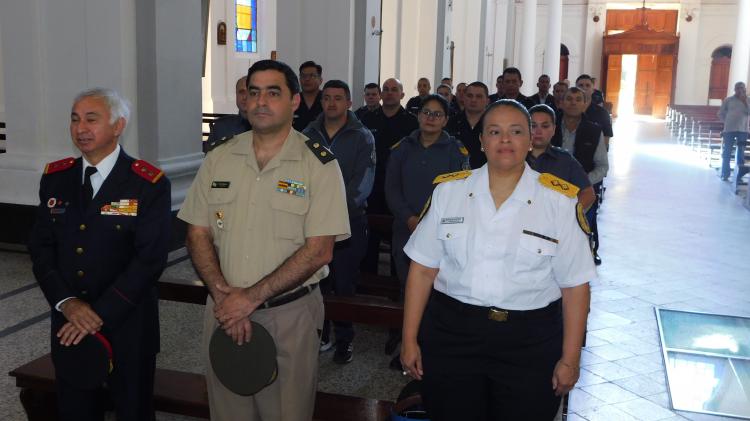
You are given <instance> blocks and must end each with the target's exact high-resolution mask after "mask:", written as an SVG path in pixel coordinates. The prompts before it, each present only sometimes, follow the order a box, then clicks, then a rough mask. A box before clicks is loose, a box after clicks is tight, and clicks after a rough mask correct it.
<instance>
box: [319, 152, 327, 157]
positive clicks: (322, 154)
mask: <svg viewBox="0 0 750 421" xmlns="http://www.w3.org/2000/svg"><path fill="white" fill-rule="evenodd" d="M326 155H328V154H327V153H326V151H323V152H321V153H320V156H326Z"/></svg>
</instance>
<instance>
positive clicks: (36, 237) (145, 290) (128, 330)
mask: <svg viewBox="0 0 750 421" xmlns="http://www.w3.org/2000/svg"><path fill="white" fill-rule="evenodd" d="M129 114H130V112H129V107H128V104H127V102H126V101H125V100H124V99H123V98H122V97H121V96H120V95H119V94H118V93H117V92H115V91H113V90H110V89H102V88H95V89H90V90H87V91H84V92H82V93H80V94H79V95H78V97H77V98H76V100H75V102H74V103H73V108H72V110H71V114H70V136H71V138H72V140H73V144H74V145H75V146H76V147H77V148H78V149H79V150H80V151H81V154H82V157H80V158H77V159H74V158H66V159H63V160H60V161H56V162H51V163H49V164H47V166H46V168H45V171H44V175H43V176H42V181H41V183H40V187H39V199H40V201H41V203H40V205H39V207H38V210H37V215H36V222H35V224H34V227H33V229H32V232H31V238H30V241H29V252H30V254H31V261H32V263H33V266H32V268H33V271H34V276H35V277H36V280H37V282H38V283H39V287H40V288H41V290H42V292H43V293H44V297H45V298H46V299H47V302H48V303H49V305H50V307H51V308H52V311H51V312H50V315H51V319H52V320H51V326H52V332H51V333H52V334H51V339H52V346H51V348H52V360H53V362H54V363H55V370H56V373H57V378H56V389H57V405H58V411H59V415H60V417H59V418H60V420H62V421H68V420H70V421H73V420H74V421H102V420H104V405H102V402H101V395H100V394H101V390H100V389H101V386H102V382H99V383H98V384H94V383H95V382H91V384H88V383H89V382H85V383H87V384H86V385H82V384H81V383H82V381H81V379H86V378H89V377H90V376H93V375H95V374H94V373H92V372H93V371H95V370H91V367H87V364H86V360H88V359H90V358H91V357H92V356H91V355H90V354H88V353H87V352H86V351H85V350H86V343H85V342H84V343H81V341H91V340H92V339H93V338H92V337H95V338H96V339H97V340H99V341H101V342H102V343H107V342H108V343H109V344H110V345H111V352H112V357H111V359H112V363H113V364H112V366H111V372H110V373H109V374H108V375H107V377H106V379H102V381H105V382H106V383H107V385H108V388H107V389H108V392H109V394H110V396H111V398H112V401H113V402H114V404H115V412H116V414H117V420H118V421H126V420H132V421H148V420H153V419H154V405H153V394H154V370H155V368H156V353H157V352H159V312H158V298H157V290H156V282H157V280H158V279H159V276H160V275H161V273H162V271H163V270H164V268H165V267H166V264H167V253H168V251H169V234H170V226H171V223H170V221H171V212H170V207H171V195H170V187H169V180H167V178H166V177H164V174H163V173H162V172H161V171H160V170H159V169H158V168H156V167H154V166H152V165H151V164H149V163H148V162H145V161H141V160H136V159H133V158H131V157H130V156H128V155H127V154H126V153H125V151H124V150H123V149H122V148H121V147H120V145H119V138H120V136H121V135H122V133H123V131H124V130H125V126H126V124H127V120H128V117H129ZM102 338H104V339H102ZM71 353H73V354H71ZM76 353H78V354H77V356H76V357H74V358H69V357H65V356H66V355H68V356H69V355H75V354H76ZM71 367H73V368H71ZM61 373H73V374H72V375H71V376H70V377H67V378H63V377H65V376H61Z"/></svg>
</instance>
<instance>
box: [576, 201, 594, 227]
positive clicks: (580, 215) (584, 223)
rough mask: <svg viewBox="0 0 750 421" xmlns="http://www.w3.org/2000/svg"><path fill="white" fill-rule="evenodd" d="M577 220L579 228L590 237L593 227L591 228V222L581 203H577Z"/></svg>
mask: <svg viewBox="0 0 750 421" xmlns="http://www.w3.org/2000/svg"><path fill="white" fill-rule="evenodd" d="M576 220H578V226H579V227H581V230H582V231H583V232H584V234H586V235H590V234H591V227H589V221H588V220H587V219H586V213H585V212H584V211H583V206H581V204H580V203H576Z"/></svg>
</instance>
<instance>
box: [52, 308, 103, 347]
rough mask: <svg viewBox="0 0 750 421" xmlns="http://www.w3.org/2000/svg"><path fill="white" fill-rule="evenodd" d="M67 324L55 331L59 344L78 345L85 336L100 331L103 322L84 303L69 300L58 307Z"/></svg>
mask: <svg viewBox="0 0 750 421" xmlns="http://www.w3.org/2000/svg"><path fill="white" fill-rule="evenodd" d="M60 310H61V311H62V313H63V316H65V318H66V319H67V320H68V322H67V323H65V324H64V325H63V327H61V328H60V330H58V331H57V337H58V338H60V344H62V345H65V346H70V345H78V344H79V343H80V342H81V341H82V340H83V338H84V337H85V336H86V335H93V334H94V333H96V332H98V331H99V330H101V328H102V325H103V324H104V322H103V321H102V319H101V318H100V317H99V315H98V314H96V312H95V311H94V310H93V309H92V308H91V306H90V305H89V304H88V303H86V302H85V301H82V300H79V299H78V298H71V299H70V300H68V301H66V302H64V303H63V304H62V305H61V306H60Z"/></svg>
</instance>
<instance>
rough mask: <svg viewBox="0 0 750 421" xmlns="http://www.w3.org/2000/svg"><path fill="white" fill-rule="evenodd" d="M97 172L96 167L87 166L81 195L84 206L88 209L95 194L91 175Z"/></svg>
mask: <svg viewBox="0 0 750 421" xmlns="http://www.w3.org/2000/svg"><path fill="white" fill-rule="evenodd" d="M95 172H96V167H86V173H85V177H84V178H83V188H82V194H81V197H82V199H83V208H84V209H86V208H88V207H89V203H91V198H92V197H93V196H94V188H93V187H92V186H91V176H92V175H93V174H94V173H95Z"/></svg>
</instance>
